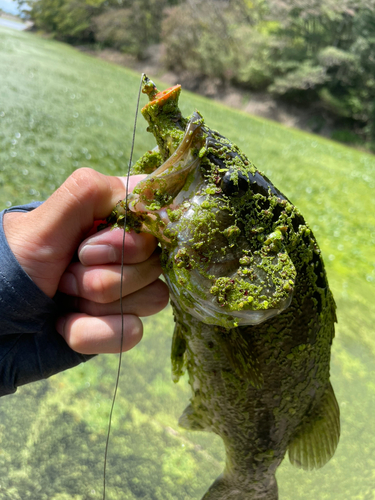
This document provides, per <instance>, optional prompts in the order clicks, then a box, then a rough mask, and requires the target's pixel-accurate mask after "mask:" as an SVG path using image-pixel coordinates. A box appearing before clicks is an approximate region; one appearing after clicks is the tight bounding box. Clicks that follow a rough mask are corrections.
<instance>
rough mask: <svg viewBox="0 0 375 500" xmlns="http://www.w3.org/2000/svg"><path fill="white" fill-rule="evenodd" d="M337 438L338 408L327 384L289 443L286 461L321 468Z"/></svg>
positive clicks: (338, 425)
mask: <svg viewBox="0 0 375 500" xmlns="http://www.w3.org/2000/svg"><path fill="white" fill-rule="evenodd" d="M339 438H340V409H339V405H338V404H337V400H336V397H335V394H334V392H333V389H332V386H331V384H330V383H329V385H328V387H327V389H326V391H325V393H324V395H323V397H322V400H321V402H320V404H319V405H318V407H317V408H316V409H315V411H314V412H313V413H312V415H311V416H310V417H309V418H308V420H307V421H306V422H305V423H304V424H303V425H302V427H301V428H300V429H299V431H298V433H297V435H296V436H295V438H294V440H293V441H292V442H291V443H290V445H289V460H290V462H291V463H292V464H293V465H294V466H295V467H299V468H301V469H305V470H312V469H319V468H320V467H323V465H325V464H326V463H327V462H328V461H329V460H330V459H331V458H332V456H333V454H334V453H335V450H336V447H337V444H338V442H339Z"/></svg>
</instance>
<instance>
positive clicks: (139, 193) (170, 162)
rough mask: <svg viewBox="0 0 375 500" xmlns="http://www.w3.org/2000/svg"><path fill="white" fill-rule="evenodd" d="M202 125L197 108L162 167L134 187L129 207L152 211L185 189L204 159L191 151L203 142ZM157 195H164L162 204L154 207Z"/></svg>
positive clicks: (163, 206)
mask: <svg viewBox="0 0 375 500" xmlns="http://www.w3.org/2000/svg"><path fill="white" fill-rule="evenodd" d="M149 104H150V103H149ZM202 125H203V119H202V117H201V115H200V114H199V113H198V112H197V111H196V112H195V113H194V114H193V116H192V118H191V119H190V121H189V123H188V125H187V127H186V131H185V134H184V137H183V139H182V141H181V143H180V145H179V146H178V148H177V149H176V151H175V152H174V153H173V154H172V155H171V156H170V157H169V158H168V159H167V160H166V161H165V162H164V163H163V164H162V165H161V166H160V167H159V168H157V169H156V170H155V171H154V172H152V173H151V174H149V175H148V176H147V177H146V178H145V179H143V180H141V181H140V182H139V183H138V184H137V185H136V186H135V188H134V190H133V193H131V194H130V195H129V196H128V204H129V208H130V210H132V211H133V212H151V213H152V212H158V211H159V210H160V209H162V208H165V207H166V206H169V205H170V204H171V203H172V201H173V200H174V199H175V198H176V196H177V195H178V193H179V192H180V191H181V189H182V188H183V186H184V184H185V182H186V179H187V176H188V175H189V173H190V172H191V171H193V170H194V169H196V168H198V167H199V164H200V161H201V159H200V157H199V155H194V154H192V153H191V151H192V149H193V147H194V149H198V148H199V149H200V147H201V146H202V145H203V143H204V141H203V139H202V138H201V137H200V132H201V129H202ZM157 196H159V197H161V200H160V203H161V204H160V206H159V207H155V206H154V207H153V205H155V203H154V202H155V199H156V197H157ZM163 196H164V201H165V203H164V204H163ZM167 200H168V202H167Z"/></svg>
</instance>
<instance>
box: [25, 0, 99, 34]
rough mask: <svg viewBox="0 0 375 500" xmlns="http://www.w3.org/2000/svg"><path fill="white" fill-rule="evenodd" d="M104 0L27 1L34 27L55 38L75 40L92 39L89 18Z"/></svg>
mask: <svg viewBox="0 0 375 500" xmlns="http://www.w3.org/2000/svg"><path fill="white" fill-rule="evenodd" d="M103 2H104V0H98V1H96V2H93V1H92V0H87V1H86V0H38V1H36V2H34V1H32V2H30V3H29V5H30V7H31V10H30V13H29V16H30V18H31V19H32V21H34V23H35V27H36V28H37V29H40V30H44V31H46V32H50V33H52V34H53V35H54V36H56V37H57V38H60V39H63V40H67V41H71V42H76V41H92V40H93V32H92V29H91V18H92V16H93V14H94V13H95V12H96V11H98V10H99V11H100V9H101V6H102V4H103Z"/></svg>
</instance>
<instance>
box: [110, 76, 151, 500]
mask: <svg viewBox="0 0 375 500" xmlns="http://www.w3.org/2000/svg"><path fill="white" fill-rule="evenodd" d="M143 77H144V73H142V76H141V83H140V84H139V90H138V97H137V106H136V110H135V118H134V127H133V138H132V144H131V148H130V157H129V166H128V173H127V176H126V193H125V214H124V234H123V237H122V251H121V281H120V314H121V341H120V354H119V360H118V368H117V377H116V384H115V390H114V391H113V398H112V405H111V411H110V412H109V421H108V432H107V440H106V444H105V452H104V468H103V500H105V487H106V472H107V457H108V446H109V436H110V434H111V425H112V415H113V408H114V406H115V400H116V394H117V389H118V385H119V381H120V372H121V362H122V347H123V343H124V310H123V300H122V293H123V279H124V254H125V234H126V218H127V214H128V192H129V179H130V168H131V166H132V159H133V151H134V143H135V132H136V129H137V117H138V108H139V101H140V98H141V91H142V82H143Z"/></svg>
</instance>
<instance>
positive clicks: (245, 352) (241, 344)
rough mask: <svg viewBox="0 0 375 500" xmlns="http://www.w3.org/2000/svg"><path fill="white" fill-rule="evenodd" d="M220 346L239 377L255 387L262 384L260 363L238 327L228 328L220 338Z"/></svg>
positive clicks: (258, 387)
mask: <svg viewBox="0 0 375 500" xmlns="http://www.w3.org/2000/svg"><path fill="white" fill-rule="evenodd" d="M221 340H222V342H221V347H222V349H223V350H224V351H225V353H226V355H227V356H228V359H229V361H230V364H231V366H232V368H233V370H234V371H235V372H236V374H237V376H238V377H239V378H241V379H247V380H249V381H250V383H251V385H252V386H253V387H255V388H256V389H261V388H262V386H263V375H262V372H261V370H260V364H259V361H258V359H257V358H256V356H255V354H254V352H252V349H251V346H250V344H249V342H248V341H247V340H246V339H245V338H244V336H243V335H242V334H241V332H240V330H239V329H238V328H233V329H232V330H230V332H229V334H228V335H226V336H225V337H224V338H221Z"/></svg>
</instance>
